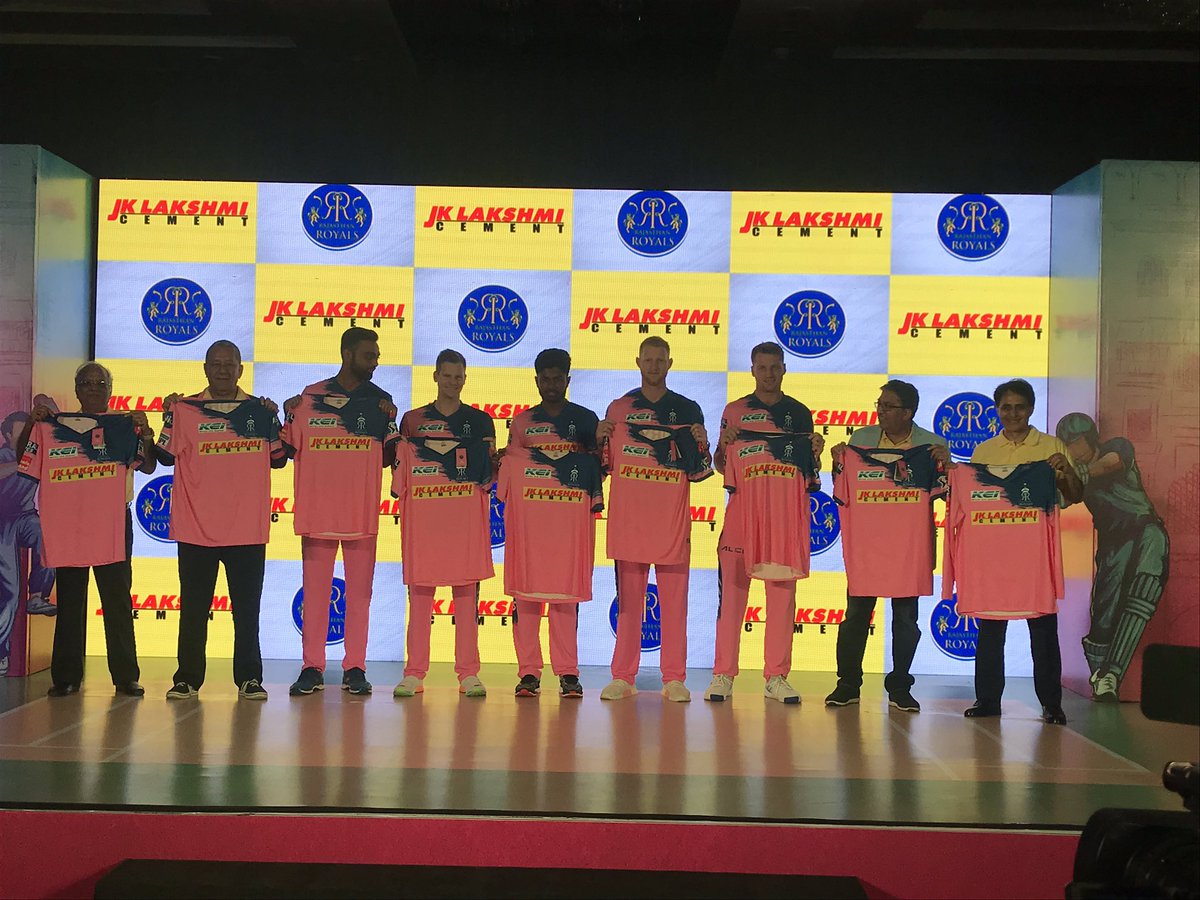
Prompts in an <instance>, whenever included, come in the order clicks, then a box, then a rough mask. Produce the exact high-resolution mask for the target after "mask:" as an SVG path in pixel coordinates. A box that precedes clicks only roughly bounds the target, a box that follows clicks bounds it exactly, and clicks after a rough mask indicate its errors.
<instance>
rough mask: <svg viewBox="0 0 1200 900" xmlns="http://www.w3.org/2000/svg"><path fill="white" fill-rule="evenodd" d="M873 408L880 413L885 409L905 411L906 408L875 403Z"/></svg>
mask: <svg viewBox="0 0 1200 900" xmlns="http://www.w3.org/2000/svg"><path fill="white" fill-rule="evenodd" d="M875 408H876V409H877V410H879V411H880V412H883V411H884V410H885V409H907V408H908V407H906V406H899V405H897V404H895V403H876V404H875Z"/></svg>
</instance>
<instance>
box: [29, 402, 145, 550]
mask: <svg viewBox="0 0 1200 900" xmlns="http://www.w3.org/2000/svg"><path fill="white" fill-rule="evenodd" d="M141 462H142V442H141V440H140V439H139V438H138V436H137V434H136V433H135V431H134V426H133V421H132V420H131V419H130V418H129V416H122V415H103V416H85V415H79V414H62V415H57V416H51V417H50V418H48V419H46V420H45V421H43V422H37V423H35V424H34V426H33V429H32V431H31V432H30V434H29V443H27V444H26V445H25V453H24V455H23V456H22V457H21V462H20V463H19V465H18V468H17V473H18V474H19V475H23V476H25V477H26V478H30V479H33V480H34V481H37V482H39V488H38V509H39V510H40V512H41V521H42V540H43V542H44V544H45V553H44V558H43V560H42V561H43V563H44V564H45V565H46V566H47V567H49V568H52V569H53V568H59V567H61V566H65V567H78V566H105V565H108V564H109V563H115V562H121V561H122V560H124V559H125V556H126V554H125V512H126V504H127V502H128V501H127V499H126V486H125V481H126V478H127V477H128V474H129V471H130V470H131V469H136V468H138V467H139V466H140V465H141Z"/></svg>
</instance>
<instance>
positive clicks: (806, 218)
mask: <svg viewBox="0 0 1200 900" xmlns="http://www.w3.org/2000/svg"><path fill="white" fill-rule="evenodd" d="M813 229H816V231H817V233H818V234H821V233H823V234H824V235H825V237H833V236H834V234H835V232H837V231H845V233H846V234H847V235H848V236H849V237H852V238H856V237H859V236H860V235H861V236H863V237H867V236H871V237H876V238H882V237H883V213H881V212H850V211H849V210H840V211H836V212H835V211H833V210H788V211H784V210H777V209H776V210H771V209H751V210H747V211H746V221H745V222H743V223H742V227H741V228H739V229H738V234H749V235H750V236H751V237H760V236H764V235H772V236H774V237H784V236H785V235H786V234H788V233H789V232H791V233H792V234H794V235H796V236H798V237H802V238H806V237H811V236H812V234H813Z"/></svg>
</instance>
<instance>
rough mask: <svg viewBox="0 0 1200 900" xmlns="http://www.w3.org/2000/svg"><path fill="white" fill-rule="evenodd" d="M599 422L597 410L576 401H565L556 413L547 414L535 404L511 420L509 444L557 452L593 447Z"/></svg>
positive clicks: (594, 447)
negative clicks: (555, 414) (554, 414)
mask: <svg viewBox="0 0 1200 900" xmlns="http://www.w3.org/2000/svg"><path fill="white" fill-rule="evenodd" d="M598 424H599V422H598V420H597V419H596V414H595V413H594V412H592V411H591V410H590V409H588V408H587V407H585V406H580V405H579V404H577V403H567V404H566V405H565V406H564V407H563V410H562V412H560V413H559V414H558V415H557V416H551V415H549V414H548V413H547V412H546V411H545V410H544V409H543V408H542V405H541V404H538V405H537V406H535V407H533V408H532V409H527V410H525V412H523V413H521V414H520V415H519V416H517V417H516V418H515V419H513V420H512V426H511V427H510V428H509V430H508V446H509V447H537V448H539V449H541V450H546V451H549V452H559V453H566V452H569V451H581V450H582V451H588V450H595V449H596V426H597V425H598Z"/></svg>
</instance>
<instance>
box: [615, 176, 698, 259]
mask: <svg viewBox="0 0 1200 900" xmlns="http://www.w3.org/2000/svg"><path fill="white" fill-rule="evenodd" d="M687 229H688V214H687V209H686V208H684V205H683V201H681V200H680V199H679V198H678V197H676V196H675V195H674V194H668V193H667V192H666V191H638V193H636V194H634V195H633V196H632V197H630V198H629V199H628V200H626V201H625V202H624V203H623V204H621V209H620V211H619V212H618V213H617V234H619V235H620V236H621V240H622V241H623V242H624V244H625V246H626V247H628V248H629V249H630V250H632V251H633V252H634V253H636V254H638V255H639V256H666V255H667V254H668V253H670V252H672V251H673V250H675V248H676V247H678V246H679V245H680V244H682V243H683V239H684V237H685V236H686V235H687Z"/></svg>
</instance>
